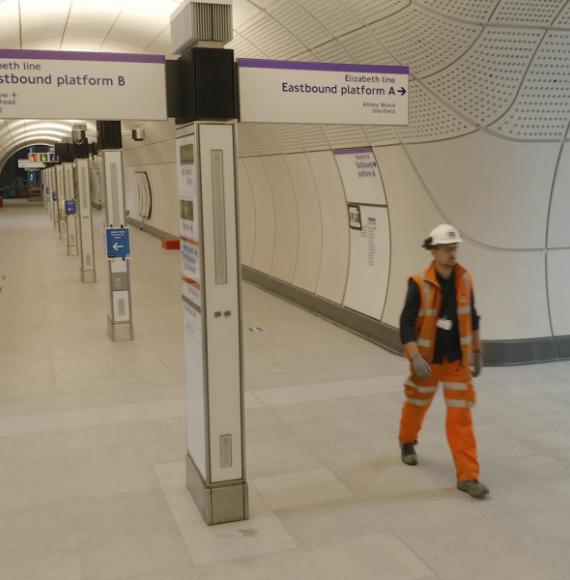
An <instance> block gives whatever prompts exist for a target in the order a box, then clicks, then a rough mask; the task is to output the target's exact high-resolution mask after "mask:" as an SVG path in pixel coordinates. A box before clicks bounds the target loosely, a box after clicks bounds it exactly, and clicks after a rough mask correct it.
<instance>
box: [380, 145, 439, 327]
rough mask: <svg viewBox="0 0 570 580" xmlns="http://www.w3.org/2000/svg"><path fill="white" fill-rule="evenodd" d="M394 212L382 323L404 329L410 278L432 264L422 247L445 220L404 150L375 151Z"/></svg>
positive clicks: (391, 209)
mask: <svg viewBox="0 0 570 580" xmlns="http://www.w3.org/2000/svg"><path fill="white" fill-rule="evenodd" d="M374 151H375V154H376V159H377V160H378V165H379V166H380V170H381V172H382V178H383V180H384V187H385V190H386V196H387V199H388V208H389V211H390V232H391V247H392V261H391V268H390V283H389V286H388V292H387V295H386V306H385V309H384V315H383V317H382V322H385V323H386V324H389V325H391V326H394V327H396V328H397V327H399V325H400V313H401V312H402V307H403V306H404V299H405V296H406V291H407V286H408V278H409V277H410V275H412V274H415V273H416V272H420V271H421V270H423V269H425V267H426V265H427V264H429V260H430V256H429V254H428V252H426V251H425V250H424V249H423V248H422V247H421V245H422V242H423V241H424V239H425V238H426V237H427V235H428V233H429V232H430V231H431V230H432V228H434V227H435V226H436V225H438V224H440V223H442V221H443V219H442V217H441V215H440V214H439V212H438V211H437V209H436V208H435V206H434V205H433V203H432V202H431V201H430V199H429V198H428V196H427V195H426V194H425V190H424V188H423V186H422V184H421V182H420V181H419V179H418V177H417V175H416V174H415V172H414V170H413V168H412V166H411V165H410V162H409V160H408V158H407V156H406V154H405V152H404V150H403V149H402V148H401V147H381V148H375V150H374Z"/></svg>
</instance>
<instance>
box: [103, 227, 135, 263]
mask: <svg viewBox="0 0 570 580" xmlns="http://www.w3.org/2000/svg"><path fill="white" fill-rule="evenodd" d="M105 239H106V241H107V248H106V249H107V258H108V259H112V258H130V256H131V242H130V236H129V228H105Z"/></svg>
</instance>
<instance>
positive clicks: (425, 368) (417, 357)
mask: <svg viewBox="0 0 570 580" xmlns="http://www.w3.org/2000/svg"><path fill="white" fill-rule="evenodd" d="M412 365H413V366H414V373H415V375H416V376H417V377H419V378H420V379H429V378H430V377H431V367H430V365H429V363H428V362H427V361H426V360H425V359H424V358H423V357H422V355H421V354H420V353H419V352H415V353H414V354H413V355H412Z"/></svg>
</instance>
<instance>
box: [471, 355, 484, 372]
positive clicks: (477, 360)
mask: <svg viewBox="0 0 570 580" xmlns="http://www.w3.org/2000/svg"><path fill="white" fill-rule="evenodd" d="M471 366H472V367H473V376H474V377H478V376H479V375H480V374H481V369H482V368H483V353H482V352H481V351H480V350H474V351H473V354H472V355H471Z"/></svg>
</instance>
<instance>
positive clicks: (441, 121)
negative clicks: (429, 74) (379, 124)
mask: <svg viewBox="0 0 570 580" xmlns="http://www.w3.org/2000/svg"><path fill="white" fill-rule="evenodd" d="M475 129H476V127H474V126H473V125H471V124H470V123H467V122H466V121H464V120H463V119H462V118H461V117H459V116H458V115H456V114H455V113H453V112H452V111H450V110H449V109H447V108H446V107H445V106H444V105H442V104H441V102H440V101H438V100H437V99H436V98H434V97H433V96H432V95H431V94H430V93H429V92H428V91H427V90H426V89H424V88H422V87H421V86H420V84H419V83H417V82H412V83H410V111H409V125H408V126H407V127H399V128H398V132H399V134H400V135H401V137H402V140H403V141H404V143H421V142H425V141H438V140H441V139H452V138H454V137H458V136H460V135H465V134H466V133H470V132H471V131H474V130H475Z"/></svg>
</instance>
